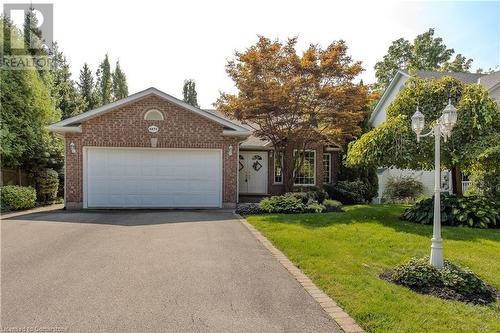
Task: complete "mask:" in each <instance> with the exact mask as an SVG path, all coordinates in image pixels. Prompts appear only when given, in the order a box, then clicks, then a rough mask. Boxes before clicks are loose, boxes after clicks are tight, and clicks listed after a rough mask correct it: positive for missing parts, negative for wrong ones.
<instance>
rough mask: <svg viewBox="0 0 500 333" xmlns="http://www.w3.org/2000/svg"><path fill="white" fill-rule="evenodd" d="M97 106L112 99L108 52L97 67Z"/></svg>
mask: <svg viewBox="0 0 500 333" xmlns="http://www.w3.org/2000/svg"><path fill="white" fill-rule="evenodd" d="M96 76H97V84H96V85H97V87H96V91H97V94H96V95H97V103H98V105H97V106H101V105H105V104H108V103H111V102H112V101H113V79H112V75H111V66H110V64H109V58H108V54H106V55H105V57H104V60H103V61H102V62H101V64H100V65H99V68H98V69H97V73H96Z"/></svg>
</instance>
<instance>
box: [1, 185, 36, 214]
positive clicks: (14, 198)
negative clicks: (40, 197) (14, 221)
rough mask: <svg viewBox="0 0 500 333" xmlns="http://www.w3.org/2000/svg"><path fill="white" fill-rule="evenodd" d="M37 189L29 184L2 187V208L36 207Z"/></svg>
mask: <svg viewBox="0 0 500 333" xmlns="http://www.w3.org/2000/svg"><path fill="white" fill-rule="evenodd" d="M35 203H36V191H35V189H34V188H32V187H29V186H17V185H8V186H2V187H0V204H1V207H2V209H9V210H19V209H28V208H33V207H35Z"/></svg>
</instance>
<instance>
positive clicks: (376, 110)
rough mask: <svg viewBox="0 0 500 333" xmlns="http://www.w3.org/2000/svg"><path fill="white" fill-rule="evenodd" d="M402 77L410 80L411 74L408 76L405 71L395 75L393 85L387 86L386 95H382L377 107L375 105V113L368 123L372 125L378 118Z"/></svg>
mask: <svg viewBox="0 0 500 333" xmlns="http://www.w3.org/2000/svg"><path fill="white" fill-rule="evenodd" d="M401 77H405V78H409V77H410V74H408V73H406V72H403V71H398V72H397V73H396V75H394V77H393V78H392V80H391V83H389V85H388V86H387V88H385V90H384V93H383V94H382V97H380V99H379V100H378V102H377V105H375V108H374V109H373V112H372V114H371V116H370V119H369V120H368V123H370V124H371V123H372V121H373V119H375V117H376V116H377V114H378V113H379V112H380V111H381V109H382V105H384V103H385V100H386V99H387V98H388V97H389V95H390V94H391V91H392V89H393V88H394V86H395V85H396V83H397V82H398V81H399V79H400V78H401Z"/></svg>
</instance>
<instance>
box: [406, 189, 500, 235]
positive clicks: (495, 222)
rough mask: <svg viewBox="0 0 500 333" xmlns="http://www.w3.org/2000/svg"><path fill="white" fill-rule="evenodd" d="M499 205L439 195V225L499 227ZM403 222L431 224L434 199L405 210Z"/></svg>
mask: <svg viewBox="0 0 500 333" xmlns="http://www.w3.org/2000/svg"><path fill="white" fill-rule="evenodd" d="M499 210H500V207H499V205H498V204H497V203H496V202H494V201H491V200H489V199H486V198H482V197H462V198H457V197H456V196H454V195H450V194H447V193H442V194H441V223H442V224H443V225H461V226H468V227H473V228H497V227H499V224H500V223H499V221H500V215H499ZM401 218H402V219H403V220H407V221H410V222H415V223H421V224H432V223H433V218H434V198H429V199H425V200H422V201H419V202H417V203H416V204H415V205H413V206H412V207H410V208H408V209H406V210H405V212H404V213H403V215H402V216H401Z"/></svg>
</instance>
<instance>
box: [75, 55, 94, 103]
mask: <svg viewBox="0 0 500 333" xmlns="http://www.w3.org/2000/svg"><path fill="white" fill-rule="evenodd" d="M94 89H95V86H94V76H93V75H92V71H91V70H90V68H89V66H88V65H87V63H84V64H83V67H82V69H81V70H80V82H79V83H78V90H79V91H80V95H81V96H82V99H83V101H84V103H85V111H88V110H92V109H94V108H96V106H97V103H96V96H95V90H94Z"/></svg>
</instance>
